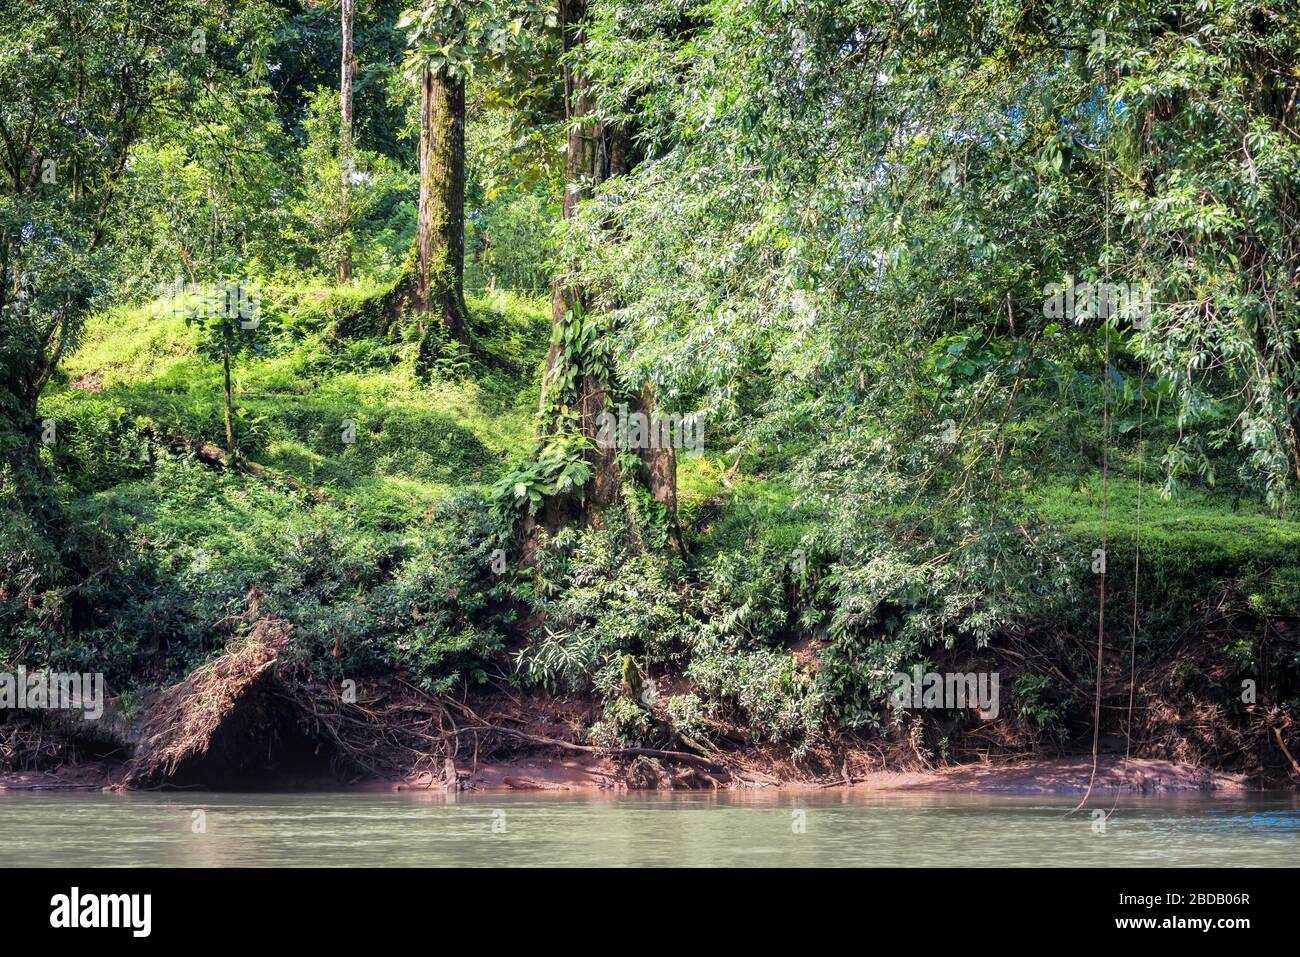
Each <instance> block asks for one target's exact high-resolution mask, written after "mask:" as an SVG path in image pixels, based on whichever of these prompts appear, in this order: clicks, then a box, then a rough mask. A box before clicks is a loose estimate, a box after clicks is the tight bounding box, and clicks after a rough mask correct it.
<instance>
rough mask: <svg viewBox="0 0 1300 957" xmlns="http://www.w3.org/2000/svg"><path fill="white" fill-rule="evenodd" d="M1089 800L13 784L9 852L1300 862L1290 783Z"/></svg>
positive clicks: (410, 860)
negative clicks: (1279, 790) (1249, 793)
mask: <svg viewBox="0 0 1300 957" xmlns="http://www.w3.org/2000/svg"><path fill="white" fill-rule="evenodd" d="M1077 800H1078V799H1077V797H1073V798H1072V797H1068V796H1063V797H1061V798H1059V799H1058V798H1044V797H1042V796H1037V795H1036V796H1032V797H1009V796H1004V795H955V794H939V793H932V794H897V793H892V794H880V793H876V794H864V793H851V792H850V793H845V792H822V791H819V792H797V793H796V792H786V793H776V792H741V793H734V794H733V793H720V794H710V793H684V792H677V793H669V794H658V793H653V792H651V793H644V792H638V793H632V794H618V795H616V794H572V795H571V794H556V793H548V794H545V795H537V794H514V793H504V794H495V793H494V794H473V793H470V794H462V795H459V796H451V797H448V796H446V795H443V794H442V793H441V792H428V793H411V792H402V793H394V794H355V793H349V794H197V793H175V792H173V793H167V794H125V795H121V794H100V793H90V794H86V793H72V794H68V793H63V794H32V793H22V794H17V793H11V794H4V793H3V792H0V866H44V865H64V866H68V865H71V866H78V865H88V866H175V865H184V866H209V865H253V866H257V865H271V866H281V867H284V866H299V865H325V866H339V867H367V866H376V865H399V866H400V865H417V866H453V867H471V866H502V865H505V866H536V865H561V866H565V865H573V866H586V865H615V866H617V865H667V866H685V867H691V866H701V865H727V866H734V865H740V866H752V865H758V866H776V865H779V866H785V865H789V866H799V867H826V866H841V865H858V866H863V865H865V866H872V865H901V866H934V865H948V866H967V865H974V866H988V865H993V866H999V865H1081V866H1121V867H1123V866H1159V865H1164V866H1187V865H1245V866H1294V865H1296V864H1300V800H1297V796H1296V795H1293V794H1287V795H1264V796H1258V797H1250V798H1232V799H1227V798H1212V797H1204V796H1196V797H1186V798H1159V799H1156V798H1145V799H1144V798H1132V797H1123V798H1120V799H1119V801H1118V803H1116V804H1115V809H1114V813H1113V814H1111V815H1110V816H1109V818H1104V814H1097V813H1094V812H1095V811H1101V812H1105V811H1109V810H1110V809H1111V805H1112V802H1113V801H1114V798H1112V797H1103V798H1099V799H1094V801H1093V802H1092V804H1091V805H1090V806H1089V807H1088V808H1085V809H1084V810H1082V811H1080V812H1079V813H1077V814H1069V813H1068V812H1069V810H1070V808H1071V807H1073V806H1074V804H1075V803H1076V802H1077ZM196 811H202V812H203V813H202V814H195V813H194V812H196ZM1103 818H1104V819H1103ZM196 831H199V833H195V832H196Z"/></svg>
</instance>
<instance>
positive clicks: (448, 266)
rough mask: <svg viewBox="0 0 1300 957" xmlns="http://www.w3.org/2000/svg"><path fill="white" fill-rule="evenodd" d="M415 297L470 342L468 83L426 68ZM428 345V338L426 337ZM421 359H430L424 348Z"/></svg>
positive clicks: (452, 335) (451, 332)
mask: <svg viewBox="0 0 1300 957" xmlns="http://www.w3.org/2000/svg"><path fill="white" fill-rule="evenodd" d="M415 246H416V249H415V253H416V263H415V266H416V270H415V277H414V289H413V293H412V299H413V301H414V305H415V308H416V310H417V311H419V312H420V313H422V314H424V315H428V316H430V317H434V316H436V318H437V319H438V321H439V322H440V323H441V324H442V328H443V329H444V330H445V331H446V333H447V335H448V336H449V337H450V338H452V339H455V340H458V341H462V342H463V341H464V339H465V317H466V309H465V290H464V280H465V82H464V80H461V79H454V78H452V77H449V76H446V75H445V74H443V73H441V72H440V71H434V70H429V69H426V70H425V71H424V74H423V76H422V77H421V82H420V210H419V220H418V224H417V231H416V240H415ZM426 341H427V339H426ZM420 357H421V360H424V361H427V359H428V358H429V357H428V356H427V355H426V354H425V347H424V344H423V343H422V344H421V356H420Z"/></svg>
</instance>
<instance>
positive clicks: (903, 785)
mask: <svg viewBox="0 0 1300 957" xmlns="http://www.w3.org/2000/svg"><path fill="white" fill-rule="evenodd" d="M1091 766H1092V761H1091V758H1090V757H1088V756H1087V755H1082V756H1077V757H1064V758H1048V759H1041V760H1030V761H1018V762H1009V763H1005V764H974V765H971V764H968V765H953V766H950V767H944V768H937V769H934V770H927V771H891V770H885V769H881V770H875V771H870V772H867V773H865V774H862V775H855V776H854V777H852V779H851V783H846V782H845V781H843V780H838V781H835V780H832V781H827V782H817V781H812V780H806V779H781V778H777V777H771V776H766V775H765V776H764V779H761V780H760V779H749V780H742V779H735V778H733V779H730V780H727V781H725V782H720V786H721V787H724V788H762V789H769V788H771V789H780V790H818V791H844V790H862V791H900V792H901V791H940V792H961V793H971V794H977V793H983V794H1083V793H1084V792H1085V791H1086V790H1087V788H1088V779H1089V774H1090V771H1091ZM658 770H660V771H661V772H662V771H663V769H662V768H660V769H658ZM125 773H126V765H125V764H121V763H113V762H109V761H102V760H101V761H94V762H90V763H87V764H83V765H78V766H69V767H64V768H60V769H58V770H57V771H52V772H51V771H22V772H10V773H0V790H6V791H13V792H23V791H37V792H45V791H64V790H97V789H101V788H112V787H115V786H117V785H119V784H120V782H121V781H122V779H123V777H124V775H125ZM650 774H651V772H649V771H648V770H646V771H643V772H642V776H641V777H640V778H638V777H637V776H636V773H635V771H633V773H631V774H629V768H628V766H627V765H626V763H624V762H617V761H613V760H610V759H608V758H602V757H591V756H587V755H583V756H569V755H565V754H563V753H560V752H556V751H552V752H547V751H545V750H543V751H538V752H532V753H526V754H519V755H515V756H512V757H509V758H504V759H498V760H493V761H487V762H483V763H481V764H479V765H477V766H470V767H465V768H459V769H458V773H457V786H458V787H459V788H460V789H465V790H474V791H524V792H527V791H538V792H544V791H570V792H582V791H609V790H628V789H632V790H636V789H656V790H667V789H672V788H675V787H687V788H699V787H700V786H701V785H700V782H699V781H698V780H696V779H694V778H691V779H689V780H685V781H680V782H678V781H674V779H673V775H672V774H671V772H667V773H664V774H663V775H662V776H654V777H651V776H650ZM445 787H446V782H445V780H444V779H443V778H442V777H441V776H438V775H432V774H429V773H427V772H420V773H413V774H410V775H407V776H405V777H402V778H400V779H398V780H378V779H376V780H365V781H360V782H355V783H352V784H345V783H342V782H334V783H332V784H331V783H328V782H326V781H322V780H316V781H314V782H310V783H306V782H302V783H299V784H298V788H299V789H302V788H307V789H317V788H318V789H325V790H338V789H342V788H350V789H359V790H366V791H417V790H441V789H445ZM1261 787H1262V786H1261V784H1259V783H1258V782H1252V781H1251V780H1250V779H1249V778H1248V777H1247V776H1246V775H1243V774H1232V773H1229V772H1225V771H1213V770H1210V769H1207V768H1197V767H1192V766H1191V765H1186V764H1177V763H1175V762H1173V761H1162V760H1156V759H1151V758H1134V759H1131V760H1128V761H1125V760H1124V759H1123V758H1122V757H1112V756H1103V757H1102V758H1100V759H1099V761H1098V768H1097V776H1096V779H1095V781H1094V782H1093V793H1094V794H1149V795H1159V794H1179V793H1181V794H1187V793H1197V792H1199V793H1207V794H1209V793H1213V794H1224V795H1230V794H1245V793H1248V792H1250V791H1255V790H1260V789H1261Z"/></svg>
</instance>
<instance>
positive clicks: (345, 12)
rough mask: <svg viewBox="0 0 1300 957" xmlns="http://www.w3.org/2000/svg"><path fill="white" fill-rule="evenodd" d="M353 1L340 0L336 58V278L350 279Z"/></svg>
mask: <svg viewBox="0 0 1300 957" xmlns="http://www.w3.org/2000/svg"><path fill="white" fill-rule="evenodd" d="M353 7H354V0H340V4H339V32H340V36H341V39H342V53H341V54H340V56H339V203H340V208H341V209H342V210H343V215H344V217H345V219H344V225H343V231H344V234H345V235H344V244H343V254H342V255H341V256H340V257H339V269H338V279H339V282H341V283H342V282H347V281H348V280H349V279H351V278H352V238H351V232H352V222H351V216H349V215H348V212H349V210H350V209H351V203H352V168H353V162H352V77H353V74H355V73H356V71H357V58H356V57H355V56H354V55H353V53H352V14H353Z"/></svg>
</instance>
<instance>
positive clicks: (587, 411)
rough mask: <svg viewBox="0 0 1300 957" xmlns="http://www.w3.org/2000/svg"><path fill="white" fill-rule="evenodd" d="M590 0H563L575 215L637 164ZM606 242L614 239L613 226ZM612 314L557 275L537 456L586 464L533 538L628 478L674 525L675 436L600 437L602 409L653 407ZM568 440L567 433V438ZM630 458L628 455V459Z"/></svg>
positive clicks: (584, 510) (614, 491) (578, 516)
mask: <svg viewBox="0 0 1300 957" xmlns="http://www.w3.org/2000/svg"><path fill="white" fill-rule="evenodd" d="M587 19H588V8H587V2H586V0H561V2H560V26H561V30H562V31H563V38H564V59H563V63H564V66H563V69H564V93H565V114H566V119H567V121H568V142H567V149H566V156H567V162H566V171H565V179H566V188H565V191H564V208H563V218H564V219H565V220H570V219H572V218H573V216H574V214H575V212H576V210H577V209H578V207H579V205H580V204H582V203H583V202H584V201H586V200H588V199H590V198H591V196H592V195H593V192H594V191H595V190H596V189H597V188H598V187H599V186H600V185H601V184H602V183H605V182H606V181H608V180H610V179H612V178H614V177H618V176H622V175H624V174H626V173H627V172H628V171H629V170H630V169H631V165H632V136H631V130H630V128H629V126H628V124H627V123H626V122H619V121H617V120H614V121H610V120H608V119H606V118H605V117H604V116H603V115H602V114H601V112H600V111H599V110H598V109H597V103H596V100H595V98H594V97H593V95H592V92H591V89H590V81H589V78H588V76H587V74H586V72H585V71H584V69H583V68H582V66H581V52H582V49H581V48H582V46H583V44H584V43H585V40H586V30H587ZM605 241H609V242H617V241H618V237H617V236H616V235H613V234H611V235H609V236H607V237H606V239H605ZM612 331H613V327H612V325H611V322H610V316H609V314H608V313H607V312H605V311H604V310H603V309H602V308H601V307H600V306H599V305H598V297H597V296H596V295H594V294H593V290H590V289H587V288H584V287H583V285H582V284H581V283H579V282H576V281H574V280H573V279H572V278H571V276H570V274H569V271H568V270H567V269H566V270H565V271H563V272H561V273H560V274H559V275H558V276H557V277H556V279H555V282H554V286H553V289H552V296H551V345H550V349H549V350H548V352H547V356H546V366H545V373H544V375H543V379H542V393H541V400H540V409H539V413H540V426H539V429H540V442H539V445H538V457H539V459H543V460H544V459H546V458H547V457H548V455H550V454H551V453H550V451H549V450H553V449H554V448H555V447H556V446H557V445H560V446H563V447H566V448H568V449H579V450H580V454H581V455H582V458H583V460H584V462H585V465H586V469H585V470H584V471H586V472H589V478H588V481H586V482H584V483H581V484H572V483H569V482H563V483H561V485H559V486H557V487H555V488H554V489H552V492H553V494H551V495H549V496H547V497H546V500H545V503H544V505H543V506H542V508H541V509H540V511H539V513H538V514H537V515H536V516H530V518H529V519H528V521H527V522H526V528H525V534H526V537H527V538H529V539H531V538H532V535H533V532H534V530H535V529H537V528H539V527H540V528H545V529H547V530H549V531H554V530H556V529H557V528H560V527H562V526H564V525H566V524H571V523H574V522H586V523H595V522H598V521H599V516H600V513H601V511H603V510H604V509H605V508H607V507H608V506H610V505H611V504H613V503H615V502H617V501H618V500H619V497H620V495H621V488H622V484H623V481H624V480H625V479H626V478H631V479H633V480H634V481H640V482H642V483H643V484H644V485H645V487H646V488H648V489H649V490H650V492H651V493H652V494H653V495H654V497H655V499H656V500H658V501H659V502H660V503H661V504H663V505H664V507H665V508H666V510H667V513H668V519H669V523H670V526H671V527H672V528H673V530H674V533H675V534H674V540H675V541H676V543H677V544H678V546H679V547H680V545H681V538H680V534H676V531H677V526H676V509H677V481H676V456H675V453H674V450H673V448H672V446H671V445H666V446H660V445H659V443H657V442H656V443H654V447H643V446H641V444H639V443H634V444H633V446H631V447H625V448H624V447H620V446H619V444H618V443H616V442H615V443H611V442H609V441H606V440H603V439H602V436H601V434H600V432H601V424H602V421H603V420H604V419H603V417H607V416H611V415H617V414H619V413H620V412H621V413H624V414H625V415H628V416H632V415H637V414H641V415H646V416H650V415H653V414H654V412H655V401H654V392H653V389H652V388H651V387H650V386H649V385H647V384H643V383H631V384H629V383H626V382H623V381H621V380H620V379H619V378H618V377H617V376H616V374H615V370H614V368H613V364H612V362H611V361H610V360H611V347H612V342H611V333H612ZM566 440H567V441H566ZM620 452H628V453H631V455H632V456H633V457H635V458H636V459H637V460H638V461H637V465H636V466H635V467H634V468H633V469H632V470H631V472H632V473H633V474H631V475H628V474H627V470H626V469H625V468H624V466H623V465H621V464H620V462H619V453H620ZM625 462H626V460H625Z"/></svg>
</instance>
